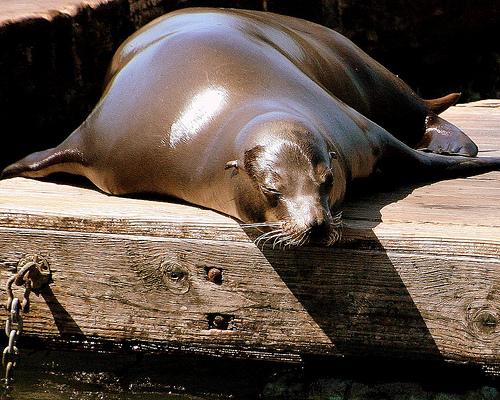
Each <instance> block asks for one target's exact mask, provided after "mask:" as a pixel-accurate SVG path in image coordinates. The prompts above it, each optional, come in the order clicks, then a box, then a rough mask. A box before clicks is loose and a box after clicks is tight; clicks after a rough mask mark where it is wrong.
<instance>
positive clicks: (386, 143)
mask: <svg viewBox="0 0 500 400" xmlns="http://www.w3.org/2000/svg"><path fill="white" fill-rule="evenodd" d="M379 137H380V139H381V142H380V145H381V151H380V158H379V162H378V164H377V167H378V168H379V169H380V170H382V171H383V172H385V173H388V174H392V175H403V176H405V177H406V178H409V179H416V180H434V179H449V178H456V177H464V176H471V175H477V174H482V173H486V172H489V171H500V157H471V156H462V155H451V154H446V155H445V154H435V153H431V152H424V151H421V150H415V149H412V148H411V147H409V146H407V145H406V144H404V143H403V142H401V141H399V140H398V139H396V138H394V137H393V136H392V135H390V134H389V133H387V132H386V131H384V132H383V133H380V134H379ZM474 146H475V145H474Z"/></svg>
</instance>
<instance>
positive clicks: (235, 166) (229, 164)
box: [224, 160, 240, 169]
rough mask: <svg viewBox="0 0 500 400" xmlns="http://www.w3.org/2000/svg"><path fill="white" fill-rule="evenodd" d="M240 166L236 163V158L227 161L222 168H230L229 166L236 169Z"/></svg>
mask: <svg viewBox="0 0 500 400" xmlns="http://www.w3.org/2000/svg"><path fill="white" fill-rule="evenodd" d="M239 167H240V164H239V163H238V160H233V161H229V162H228V163H227V164H226V166H225V167H224V169H231V168H234V169H238V168H239Z"/></svg>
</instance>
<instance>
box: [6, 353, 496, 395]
mask: <svg viewBox="0 0 500 400" xmlns="http://www.w3.org/2000/svg"><path fill="white" fill-rule="evenodd" d="M21 357H22V358H21V361H20V363H19V367H18V368H17V369H16V370H15V373H14V382H13V385H12V388H11V390H9V391H5V388H4V389H3V392H2V396H1V397H0V398H1V399H16V400H18V399H19V400H20V399H23V400H59V399H61V400H62V399H74V400H94V399H103V400H107V399H110V400H111V399H113V400H114V399H120V400H121V399H124V400H128V399H134V400H135V399H141V400H142V399H144V400H153V399H155V400H156V399H259V398H262V399H325V400H327V399H328V400H337V399H339V400H340V399H388V400H390V399H398V400H400V399H401V400H402V399H432V400H434V399H435V400H446V399H464V400H476V399H477V400H480V399H481V400H500V390H499V389H500V386H499V382H498V381H496V380H495V378H492V377H488V376H485V375H484V374H483V372H482V371H481V370H480V369H478V368H471V367H463V366H456V365H448V364H429V363H401V362H397V361H385V362H381V361H377V360H339V359H331V358H330V359H310V360H306V361H305V363H304V364H292V365H290V364H280V363H271V362H264V361H245V360H231V359H220V358H211V357H197V356H181V355H141V354H130V355H118V354H98V353H85V352H61V351H33V350H21Z"/></svg>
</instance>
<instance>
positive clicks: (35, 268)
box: [2, 255, 52, 388]
mask: <svg viewBox="0 0 500 400" xmlns="http://www.w3.org/2000/svg"><path fill="white" fill-rule="evenodd" d="M17 267H18V269H19V271H18V272H17V273H16V274H15V275H14V276H12V277H11V278H9V280H8V281H7V286H6V290H7V303H6V305H5V307H6V309H7V311H8V312H9V314H8V316H7V321H6V323H5V334H6V335H7V337H8V339H9V343H8V345H7V346H6V347H5V349H4V350H3V356H2V364H3V366H4V368H5V387H6V388H9V387H10V385H11V382H12V375H13V371H14V369H15V368H16V367H17V364H18V362H19V350H18V348H17V347H16V342H17V339H19V336H21V333H22V331H23V317H22V314H23V313H24V314H25V313H27V312H29V307H30V301H29V295H30V293H31V292H32V291H37V290H40V289H41V288H42V287H44V286H45V285H47V284H49V283H51V282H52V273H51V271H50V267H49V264H48V263H47V261H46V260H45V259H44V258H43V257H41V256H39V255H26V256H24V257H23V258H22V259H21V260H20V261H19V263H18V264H17ZM14 284H15V285H16V286H24V288H25V290H24V295H23V301H22V303H21V301H20V300H19V298H18V297H14V292H13V290H12V285H14Z"/></svg>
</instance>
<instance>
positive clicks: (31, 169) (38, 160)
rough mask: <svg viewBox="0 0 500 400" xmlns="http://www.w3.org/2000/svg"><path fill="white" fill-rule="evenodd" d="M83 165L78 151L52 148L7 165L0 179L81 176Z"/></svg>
mask: <svg viewBox="0 0 500 400" xmlns="http://www.w3.org/2000/svg"><path fill="white" fill-rule="evenodd" d="M84 164H85V160H84V159H83V157H82V154H81V153H80V152H79V151H78V150H75V149H59V148H54V149H49V150H45V151H39V152H37V153H33V154H30V155H29V156H26V157H24V158H23V159H21V160H19V161H17V162H15V163H14V164H12V165H9V166H8V167H7V168H5V169H4V170H3V171H2V174H1V175H0V179H7V178H13V177H16V176H25V177H29V178H42V177H44V176H47V175H49V174H52V173H54V172H67V173H70V174H76V175H83V173H82V172H83V165H84Z"/></svg>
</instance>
